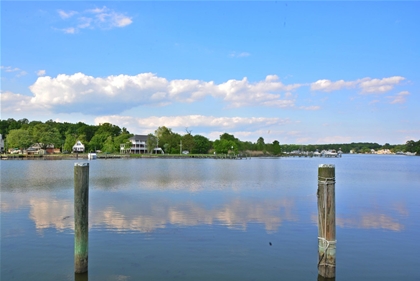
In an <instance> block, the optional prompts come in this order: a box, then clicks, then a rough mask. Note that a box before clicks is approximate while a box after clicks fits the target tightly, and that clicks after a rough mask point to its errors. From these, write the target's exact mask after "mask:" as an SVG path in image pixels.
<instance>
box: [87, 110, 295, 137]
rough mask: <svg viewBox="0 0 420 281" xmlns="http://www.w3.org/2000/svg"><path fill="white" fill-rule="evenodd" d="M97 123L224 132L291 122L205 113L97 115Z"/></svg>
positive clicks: (141, 128)
mask: <svg viewBox="0 0 420 281" xmlns="http://www.w3.org/2000/svg"><path fill="white" fill-rule="evenodd" d="M95 123H96V124H99V123H112V124H118V125H119V126H122V127H126V128H128V129H129V130H130V131H133V132H141V133H143V132H150V131H153V130H155V129H156V128H158V127H160V126H166V127H168V128H172V129H174V130H177V129H178V130H180V131H183V130H184V129H185V128H186V127H188V128H190V129H193V128H200V129H203V128H208V129H213V130H218V131H220V132H222V131H226V130H229V131H232V130H241V129H242V128H246V129H247V130H254V129H261V128H262V127H269V126H281V125H285V124H288V123H290V120H289V119H281V118H267V117H215V116H204V115H184V116H151V117H147V118H138V117H131V116H120V115H111V116H101V117H97V118H95ZM221 134H222V133H220V134H219V135H221ZM219 135H217V137H218V136H219Z"/></svg>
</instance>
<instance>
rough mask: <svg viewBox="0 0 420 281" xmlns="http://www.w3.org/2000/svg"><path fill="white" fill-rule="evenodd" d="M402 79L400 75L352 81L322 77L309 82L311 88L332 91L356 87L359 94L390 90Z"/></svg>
mask: <svg viewBox="0 0 420 281" xmlns="http://www.w3.org/2000/svg"><path fill="white" fill-rule="evenodd" d="M403 80H405V78H404V77H401V76H392V77H387V78H382V79H377V78H375V79H372V78H370V77H366V78H363V79H357V80H354V81H344V80H339V81H335V82H333V81H331V80H328V79H322V80H318V81H316V82H314V83H311V90H312V91H323V92H332V91H337V90H342V89H351V88H356V87H357V88H358V89H360V93H361V94H382V93H385V92H388V91H390V90H392V89H393V88H394V87H395V85H397V84H399V83H400V82H401V81H403Z"/></svg>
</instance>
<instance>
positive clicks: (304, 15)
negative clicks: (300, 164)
mask: <svg viewBox="0 0 420 281" xmlns="http://www.w3.org/2000/svg"><path fill="white" fill-rule="evenodd" d="M418 11H420V2H236V1H235V2H137V1H132V2H129V1H128V2H120V1H118V2H114V1H105V2H97V1H95V2H89V1H85V2H78V1H72V2H67V1H45V2H44V1H39V2H38V1H33V2H16V1H13V2H12V1H10V2H9V1H2V2H1V118H2V119H7V118H15V119H21V118H28V119H29V120H41V121H46V120H49V119H53V120H56V121H60V122H64V121H66V122H73V123H75V122H79V121H82V122H85V123H88V124H99V123H104V122H110V123H112V124H116V125H118V126H120V127H126V128H127V129H128V130H129V131H130V132H132V133H136V134H148V133H151V132H153V131H154V130H155V129H156V128H157V127H159V126H167V127H169V128H172V129H173V131H175V132H178V133H181V134H184V133H185V132H186V128H188V130H189V131H192V134H193V135H195V134H201V135H204V136H206V137H208V138H210V139H212V140H215V139H217V138H218V137H219V135H221V134H223V133H224V132H228V133H230V134H234V135H235V136H236V137H238V138H239V139H241V140H248V141H252V142H256V140H257V139H258V138H259V137H263V138H264V139H265V142H266V143H267V142H272V141H274V140H278V141H280V143H301V144H319V143H348V142H378V143H380V144H384V143H391V144H398V143H405V142H406V141H407V140H411V139H412V140H419V139H420V118H419V113H418V112H417V111H418V110H419V109H420V98H419V94H420V92H419V83H420V67H419V66H420V33H419V30H420V17H419V16H418Z"/></svg>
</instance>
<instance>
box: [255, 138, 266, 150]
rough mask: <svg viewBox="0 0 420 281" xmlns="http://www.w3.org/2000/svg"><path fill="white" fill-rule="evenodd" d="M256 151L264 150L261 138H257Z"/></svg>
mask: <svg viewBox="0 0 420 281" xmlns="http://www.w3.org/2000/svg"><path fill="white" fill-rule="evenodd" d="M257 149H258V150H260V151H263V150H265V142H264V138H263V137H259V138H258V140H257Z"/></svg>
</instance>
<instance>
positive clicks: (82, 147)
mask: <svg viewBox="0 0 420 281" xmlns="http://www.w3.org/2000/svg"><path fill="white" fill-rule="evenodd" d="M84 151H85V145H84V144H83V143H82V142H81V141H79V140H78V141H77V142H76V144H75V145H73V152H82V153H83V152H84Z"/></svg>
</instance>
